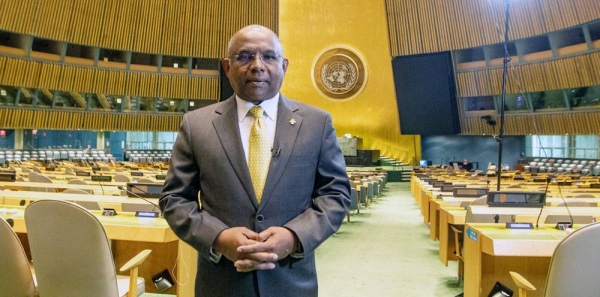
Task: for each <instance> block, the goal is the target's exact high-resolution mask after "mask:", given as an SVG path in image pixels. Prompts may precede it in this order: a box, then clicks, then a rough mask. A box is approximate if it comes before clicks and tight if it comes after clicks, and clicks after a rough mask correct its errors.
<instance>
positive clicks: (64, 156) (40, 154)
mask: <svg viewBox="0 0 600 297" xmlns="http://www.w3.org/2000/svg"><path fill="white" fill-rule="evenodd" d="M58 160H69V161H71V162H79V161H81V160H87V161H101V162H109V161H111V160H112V161H116V158H115V157H114V156H113V155H112V154H107V153H106V152H105V151H104V150H92V151H91V153H89V154H85V153H84V152H83V151H81V150H60V151H58V150H52V151H43V150H39V151H37V150H32V151H30V150H24V151H20V150H11V151H0V164H4V163H6V162H9V163H12V162H17V161H18V162H22V161H42V162H49V161H58Z"/></svg>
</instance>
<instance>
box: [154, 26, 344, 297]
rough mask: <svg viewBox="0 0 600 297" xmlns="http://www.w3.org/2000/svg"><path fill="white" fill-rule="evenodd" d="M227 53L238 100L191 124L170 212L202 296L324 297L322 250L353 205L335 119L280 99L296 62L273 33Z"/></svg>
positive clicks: (167, 203)
mask: <svg viewBox="0 0 600 297" xmlns="http://www.w3.org/2000/svg"><path fill="white" fill-rule="evenodd" d="M228 55H229V58H228V59H225V60H224V61H223V64H222V65H223V69H224V70H225V72H226V73H227V77H228V78H229V80H230V82H231V86H232V87H233V90H234V91H235V95H234V96H232V97H231V98H229V99H228V100H226V101H224V102H220V103H216V104H213V105H210V106H208V107H205V108H201V109H198V110H196V111H193V112H190V113H188V114H186V115H185V116H184V118H183V122H182V124H181V128H180V131H179V135H178V136H177V140H176V141H175V144H174V146H173V152H172V157H171V164H170V168H169V172H168V173H167V178H166V181H165V185H164V188H163V192H162V195H161V198H160V206H161V209H162V210H163V212H164V215H165V218H166V219H167V221H168V223H169V225H170V226H171V228H173V230H174V231H175V233H176V234H177V235H178V236H179V237H180V238H181V239H182V240H184V241H185V242H187V243H188V244H190V245H191V246H193V247H194V248H195V249H197V250H198V273H197V275H196V289H195V292H196V296H262V297H266V296H303V297H304V296H317V294H318V286H317V274H316V267H315V255H314V251H315V249H316V248H317V247H318V246H319V245H320V244H321V243H322V242H323V241H325V240H326V239H327V238H328V237H329V236H331V235H332V234H334V233H335V232H336V231H337V230H338V228H339V227H340V225H341V223H342V221H343V219H344V217H345V215H346V212H347V211H348V206H349V204H350V199H349V197H350V185H349V181H348V176H347V174H346V166H345V163H344V158H343V156H342V153H341V150H340V148H339V145H338V143H337V138H336V134H335V130H334V128H333V126H332V121H331V116H330V115H329V114H328V113H326V112H324V111H322V110H319V109H316V108H314V107H311V106H309V105H306V104H302V103H300V102H296V101H292V100H289V99H287V98H285V97H284V96H283V95H281V94H279V89H280V88H281V84H282V82H283V77H284V75H285V72H286V70H287V67H288V63H289V61H288V60H287V59H286V58H284V57H283V50H282V47H281V43H280V41H279V38H278V37H277V35H275V33H274V32H272V31H271V30H269V29H267V28H265V27H263V26H259V25H251V26H248V27H245V28H243V29H241V30H240V31H238V32H237V33H236V34H234V36H233V37H232V38H231V40H230V42H229V47H228ZM256 105H258V106H260V107H261V108H262V110H263V112H261V114H260V115H258V116H256V115H250V114H249V110H250V109H251V108H252V107H253V106H256ZM254 117H256V118H254ZM259 117H260V119H261V121H262V122H263V123H264V124H266V130H265V131H267V132H265V133H266V134H265V135H268V136H267V137H266V139H267V141H268V144H269V145H270V147H269V148H270V152H268V159H270V160H269V161H268V162H266V163H268V164H267V167H266V168H267V169H266V170H268V174H267V175H266V181H265V182H264V184H261V185H260V186H258V185H256V184H253V179H254V176H252V177H251V173H250V170H249V165H248V164H249V163H248V162H249V161H248V159H249V150H250V148H251V144H249V143H250V140H249V139H250V134H251V133H253V132H251V130H252V129H254V128H253V123H254V122H255V120H257V119H258V118H259ZM263 127H264V126H263ZM258 189H260V190H258ZM261 192H262V194H261Z"/></svg>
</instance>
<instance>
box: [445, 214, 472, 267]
mask: <svg viewBox="0 0 600 297" xmlns="http://www.w3.org/2000/svg"><path fill="white" fill-rule="evenodd" d="M466 215H467V211H466V210H465V209H464V208H462V207H459V206H457V205H451V204H448V205H444V206H442V207H440V217H439V222H440V223H439V229H440V231H439V236H440V237H439V238H440V241H439V247H440V249H439V251H438V253H439V259H440V261H441V262H442V263H443V264H444V265H445V266H448V261H450V260H452V261H456V260H458V258H457V257H456V255H454V246H455V245H454V242H455V241H454V232H453V231H452V229H451V228H450V225H457V226H462V225H464V224H465V217H466Z"/></svg>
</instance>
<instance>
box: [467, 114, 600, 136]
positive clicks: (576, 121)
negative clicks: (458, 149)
mask: <svg viewBox="0 0 600 297" xmlns="http://www.w3.org/2000/svg"><path fill="white" fill-rule="evenodd" d="M504 118H505V124H504V134H505V135H529V134H534V135H536V134H539V135H560V134H567V133H568V134H576V135H586V134H588V135H591V134H598V131H600V111H595V110H590V111H581V112H579V111H578V112H571V113H535V114H506V115H505V117H504ZM492 119H493V120H495V121H496V122H497V123H498V124H497V125H496V126H490V125H488V124H486V122H485V121H484V120H482V119H480V118H479V117H463V118H462V119H461V134H463V135H482V134H486V135H497V134H498V130H499V127H500V126H499V123H500V117H499V116H492Z"/></svg>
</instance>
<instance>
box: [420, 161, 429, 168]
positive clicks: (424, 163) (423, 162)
mask: <svg viewBox="0 0 600 297" xmlns="http://www.w3.org/2000/svg"><path fill="white" fill-rule="evenodd" d="M419 166H421V167H427V166H431V161H429V160H420V161H419Z"/></svg>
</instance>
